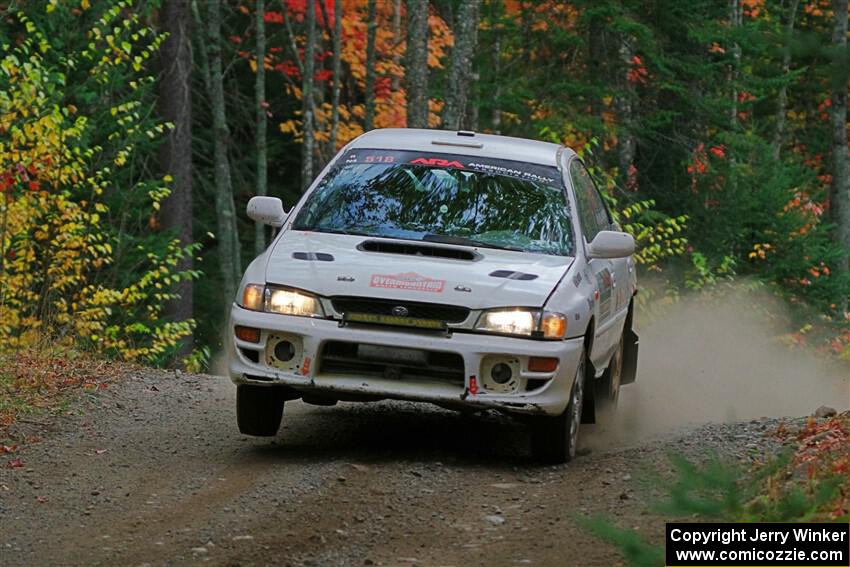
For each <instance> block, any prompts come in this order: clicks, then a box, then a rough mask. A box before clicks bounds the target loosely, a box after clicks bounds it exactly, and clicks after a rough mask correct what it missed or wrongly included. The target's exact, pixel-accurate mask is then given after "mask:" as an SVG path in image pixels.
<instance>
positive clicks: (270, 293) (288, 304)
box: [266, 288, 324, 317]
mask: <svg viewBox="0 0 850 567" xmlns="http://www.w3.org/2000/svg"><path fill="white" fill-rule="evenodd" d="M266 311H269V312H271V313H280V314H282V315H298V316H301V317H322V316H323V315H324V314H323V312H322V306H321V305H320V304H319V300H318V299H317V298H316V296H315V295H311V294H308V293H305V292H302V291H296V290H294V289H274V288H268V289H267V297H266Z"/></svg>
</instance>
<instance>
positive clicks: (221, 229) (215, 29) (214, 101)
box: [207, 0, 242, 303]
mask: <svg viewBox="0 0 850 567" xmlns="http://www.w3.org/2000/svg"><path fill="white" fill-rule="evenodd" d="M207 6H208V7H209V13H208V15H207V19H208V20H209V21H208V22H207V29H208V35H209V37H208V43H209V74H210V99H211V101H210V103H211V106H212V114H213V134H214V138H215V140H214V150H213V157H214V160H215V208H216V224H217V231H218V235H217V241H218V250H219V263H220V264H221V275H222V290H223V292H224V296H225V298H226V299H227V302H228V303H229V302H230V301H231V300H232V299H233V298H234V297H235V295H236V286H237V284H238V282H239V278H240V276H241V271H242V261H241V258H240V251H239V233H238V232H237V230H236V207H235V206H234V203H233V184H232V182H231V179H230V163H229V161H228V157H227V145H228V142H229V139H230V130H229V129H228V127H227V114H226V111H225V106H224V77H223V74H222V70H221V0H209V1H208V3H207Z"/></svg>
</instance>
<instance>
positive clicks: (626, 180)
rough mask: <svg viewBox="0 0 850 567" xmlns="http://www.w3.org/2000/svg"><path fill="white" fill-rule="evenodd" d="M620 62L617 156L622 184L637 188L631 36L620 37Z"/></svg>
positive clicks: (634, 189)
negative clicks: (633, 129)
mask: <svg viewBox="0 0 850 567" xmlns="http://www.w3.org/2000/svg"><path fill="white" fill-rule="evenodd" d="M619 51H620V62H621V63H622V64H623V70H622V72H621V73H620V76H621V79H620V83H621V84H622V91H623V92H622V95H621V96H619V97H617V100H616V108H617V115H618V120H617V141H618V143H617V146H618V147H617V154H618V155H617V157H618V162H619V163H618V166H619V170H620V184H621V185H622V187H623V188H624V189H628V190H630V191H636V190H637V177H636V175H635V169H634V163H635V149H636V145H637V144H636V141H635V136H634V134H633V133H632V130H631V128H632V104H633V101H634V100H635V99H636V98H637V97H636V93H635V87H634V85H633V84H632V82H631V81H630V80H629V69H630V66H631V64H632V57H634V52H633V51H632V48H631V45H630V44H629V38H626V37H623V38H621V39H620V50H619Z"/></svg>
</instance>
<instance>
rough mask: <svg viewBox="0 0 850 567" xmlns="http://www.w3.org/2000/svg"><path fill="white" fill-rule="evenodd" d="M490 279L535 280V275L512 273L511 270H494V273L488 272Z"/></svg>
mask: <svg viewBox="0 0 850 567" xmlns="http://www.w3.org/2000/svg"><path fill="white" fill-rule="evenodd" d="M490 277H493V278H507V279H509V280H523V281H528V280H536V279H537V274H524V273H522V272H514V271H512V270H496V271H495V272H490Z"/></svg>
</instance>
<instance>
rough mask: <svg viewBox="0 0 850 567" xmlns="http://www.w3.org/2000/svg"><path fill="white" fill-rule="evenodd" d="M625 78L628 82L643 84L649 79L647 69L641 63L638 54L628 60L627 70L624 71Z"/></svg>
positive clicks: (641, 60)
mask: <svg viewBox="0 0 850 567" xmlns="http://www.w3.org/2000/svg"><path fill="white" fill-rule="evenodd" d="M626 79H627V80H628V81H629V82H630V83H634V84H640V85H645V84H646V82H647V80H648V79H649V71H648V70H647V69H646V67H645V66H644V64H643V59H641V57H640V56H639V55H635V56H634V57H632V58H631V60H630V61H629V70H628V71H627V72H626Z"/></svg>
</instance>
